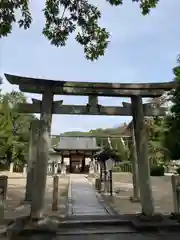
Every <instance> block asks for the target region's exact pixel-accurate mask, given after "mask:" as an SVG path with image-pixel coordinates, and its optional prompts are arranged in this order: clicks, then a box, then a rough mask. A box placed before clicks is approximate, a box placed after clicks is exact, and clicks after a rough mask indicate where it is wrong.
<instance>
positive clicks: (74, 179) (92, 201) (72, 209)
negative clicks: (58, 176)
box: [68, 174, 109, 216]
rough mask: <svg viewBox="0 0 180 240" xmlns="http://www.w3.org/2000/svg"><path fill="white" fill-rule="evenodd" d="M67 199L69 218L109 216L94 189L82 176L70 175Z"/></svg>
mask: <svg viewBox="0 0 180 240" xmlns="http://www.w3.org/2000/svg"><path fill="white" fill-rule="evenodd" d="M68 198H69V208H68V215H69V216H82V215H84V216H85V215H98V216H107V215H109V214H108V212H107V211H106V209H105V208H104V207H103V206H102V205H101V203H100V201H99V200H98V198H97V196H96V192H95V189H94V188H93V186H92V185H91V183H90V182H89V181H88V179H87V178H86V177H85V176H84V175H81V174H71V175H70V184H69V192H68Z"/></svg>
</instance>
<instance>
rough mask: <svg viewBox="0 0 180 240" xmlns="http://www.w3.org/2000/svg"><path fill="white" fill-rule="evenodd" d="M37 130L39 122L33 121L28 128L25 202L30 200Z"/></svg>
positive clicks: (36, 147)
mask: <svg viewBox="0 0 180 240" xmlns="http://www.w3.org/2000/svg"><path fill="white" fill-rule="evenodd" d="M39 128H40V121H39V120H33V121H32V122H31V126H30V139H29V156H28V166H27V180H26V193H25V201H28V202H29V201H31V200H32V187H33V183H34V176H35V175H34V174H35V172H34V171H35V166H36V161H37V151H38V142H39Z"/></svg>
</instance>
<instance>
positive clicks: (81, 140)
mask: <svg viewBox="0 0 180 240" xmlns="http://www.w3.org/2000/svg"><path fill="white" fill-rule="evenodd" d="M53 149H55V150H98V149H100V148H99V147H98V146H97V143H96V138H95V137H64V136H62V137H60V142H59V143H58V144H57V145H56V146H53Z"/></svg>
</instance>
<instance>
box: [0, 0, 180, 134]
mask: <svg viewBox="0 0 180 240" xmlns="http://www.w3.org/2000/svg"><path fill="white" fill-rule="evenodd" d="M93 2H100V3H99V4H98V6H99V8H100V9H101V10H102V19H101V24H102V25H103V26H105V27H107V29H108V30H109V32H110V33H111V39H110V40H111V42H110V44H109V46H108V49H107V51H106V54H105V56H104V57H101V58H100V59H99V60H98V61H95V62H89V61H87V60H86V59H85V58H84V54H83V49H82V48H81V46H79V45H78V44H77V43H76V42H75V40H74V39H72V38H70V39H69V41H68V44H67V46H66V47H65V48H56V47H53V46H51V45H50V43H49V42H48V41H47V40H46V39H45V37H44V36H42V34H41V29H42V26H43V23H44V20H43V15H42V13H41V9H42V8H43V3H44V1H42V0H38V1H32V5H31V7H32V12H33V19H34V21H33V24H32V26H31V28H30V29H29V30H28V31H24V30H21V29H18V27H16V26H14V28H13V33H12V34H11V35H9V36H8V37H7V38H4V39H3V40H1V41H0V74H1V75H2V76H3V74H4V73H5V72H7V73H12V74H17V75H24V76H31V77H41V78H46V79H48V78H49V79H55V80H68V81H102V82H157V81H171V80H172V78H173V75H172V68H173V66H174V65H175V63H176V56H177V54H178V53H179V49H180V46H179V39H180V28H179V27H178V23H179V9H180V1H179V0H173V1H169V0H161V1H160V4H159V5H158V7H157V8H156V9H154V10H152V11H151V14H150V15H148V16H146V17H144V16H141V14H140V11H139V8H138V5H137V4H136V3H131V1H130V0H128V1H125V2H126V3H125V4H124V5H123V6H121V7H118V8H115V7H111V6H110V5H109V4H107V3H106V2H105V0H104V1H103V0H101V1H94V0H93ZM3 81H4V83H3V90H4V91H11V90H12V89H16V90H17V89H18V88H17V87H15V86H11V85H10V84H8V83H7V81H6V80H5V79H3ZM27 96H28V98H30V97H32V95H31V94H27ZM33 97H35V95H33ZM36 97H37V98H39V99H40V96H39V95H37V96H36ZM55 99H63V100H64V103H65V104H85V103H86V102H87V97H73V96H68V97H67V96H57V97H56V98H55ZM99 102H100V104H104V105H116V106H118V105H120V104H121V102H122V99H121V98H100V99H99ZM129 119H130V118H128V117H105V116H104V117H102V116H101V117H100V116H73V115H70V116H67V115H54V116H53V122H52V133H53V134H59V133H62V132H64V131H73V130H75V131H77V130H82V131H86V130H90V129H95V128H106V127H113V126H117V125H120V124H121V123H123V122H125V121H128V120H129Z"/></svg>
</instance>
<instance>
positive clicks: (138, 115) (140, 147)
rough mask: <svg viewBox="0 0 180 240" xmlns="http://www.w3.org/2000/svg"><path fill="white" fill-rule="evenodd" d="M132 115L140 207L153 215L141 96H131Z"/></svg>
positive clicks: (146, 213)
mask: <svg viewBox="0 0 180 240" xmlns="http://www.w3.org/2000/svg"><path fill="white" fill-rule="evenodd" d="M131 101H132V114H133V124H134V134H135V140H136V151H137V163H138V174H139V177H138V178H139V188H140V198H141V206H142V214H144V215H146V216H149V217H151V216H153V215H154V200H153V196H152V186H151V179H150V167H149V161H148V138H147V131H146V127H145V123H144V112H143V102H142V97H141V96H132V97H131Z"/></svg>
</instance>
